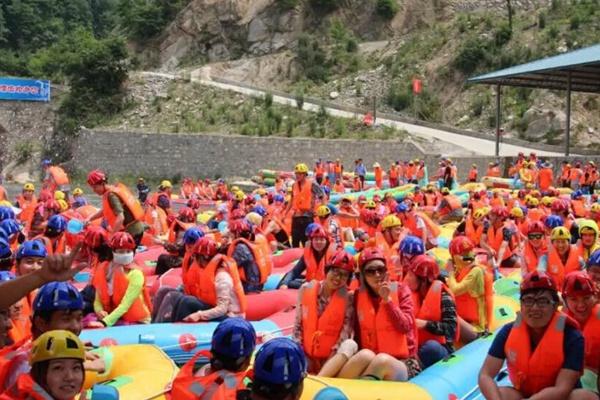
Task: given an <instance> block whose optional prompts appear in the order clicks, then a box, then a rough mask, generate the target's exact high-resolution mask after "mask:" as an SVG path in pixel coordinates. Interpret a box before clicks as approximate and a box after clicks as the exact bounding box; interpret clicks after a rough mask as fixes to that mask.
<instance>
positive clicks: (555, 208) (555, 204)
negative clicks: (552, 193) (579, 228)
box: [550, 199, 569, 213]
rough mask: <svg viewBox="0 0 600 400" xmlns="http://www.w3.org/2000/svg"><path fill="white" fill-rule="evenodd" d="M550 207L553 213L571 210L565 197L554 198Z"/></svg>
mask: <svg viewBox="0 0 600 400" xmlns="http://www.w3.org/2000/svg"><path fill="white" fill-rule="evenodd" d="M550 209H551V210H552V212H553V213H563V212H567V211H569V203H568V202H567V201H565V200H564V199H554V200H553V201H552V205H551V206H550Z"/></svg>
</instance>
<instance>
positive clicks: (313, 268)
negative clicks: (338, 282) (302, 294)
mask: <svg viewBox="0 0 600 400" xmlns="http://www.w3.org/2000/svg"><path fill="white" fill-rule="evenodd" d="M334 252H335V245H334V244H332V243H329V244H328V245H327V248H326V249H325V254H324V255H323V257H321V259H320V260H319V262H318V263H317V260H316V258H315V253H314V250H313V248H312V246H311V245H308V246H306V247H305V248H304V255H303V257H304V265H306V281H307V282H310V281H312V280H318V281H322V280H323V279H325V263H326V262H327V260H328V259H329V258H330V257H331V256H332V255H333V253H334Z"/></svg>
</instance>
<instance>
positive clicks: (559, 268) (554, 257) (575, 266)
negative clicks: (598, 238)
mask: <svg viewBox="0 0 600 400" xmlns="http://www.w3.org/2000/svg"><path fill="white" fill-rule="evenodd" d="M580 269H581V256H580V254H579V250H577V247H576V246H573V245H571V246H570V249H569V256H568V257H567V262H566V263H563V262H562V259H561V258H560V255H559V254H558V251H556V248H555V247H554V246H552V245H551V246H550V248H549V249H548V264H547V266H546V272H548V274H550V275H551V276H552V277H553V278H554V281H555V282H556V285H557V286H558V287H559V288H562V285H563V281H564V279H565V276H566V275H567V274H568V273H569V272H573V271H579V270H580Z"/></svg>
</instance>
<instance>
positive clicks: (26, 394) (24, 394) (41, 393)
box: [0, 374, 74, 400]
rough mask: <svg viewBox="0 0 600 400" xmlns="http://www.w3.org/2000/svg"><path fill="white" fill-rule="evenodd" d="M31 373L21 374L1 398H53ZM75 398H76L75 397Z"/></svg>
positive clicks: (37, 399) (1, 399) (7, 399)
mask: <svg viewBox="0 0 600 400" xmlns="http://www.w3.org/2000/svg"><path fill="white" fill-rule="evenodd" d="M52 399H53V397H52V396H50V395H49V394H48V393H47V392H46V391H45V390H44V389H43V388H42V387H41V386H40V385H38V384H37V383H36V382H35V381H34V380H33V378H32V377H31V375H30V374H21V375H19V377H18V378H17V381H16V382H15V384H14V385H12V386H11V387H10V388H8V389H7V390H6V391H5V392H4V393H2V394H1V395H0V400H52ZM73 399H74V398H73Z"/></svg>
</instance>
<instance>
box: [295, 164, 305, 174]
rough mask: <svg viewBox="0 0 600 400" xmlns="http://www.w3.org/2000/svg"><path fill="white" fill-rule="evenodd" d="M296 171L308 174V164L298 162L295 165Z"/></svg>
mask: <svg viewBox="0 0 600 400" xmlns="http://www.w3.org/2000/svg"><path fill="white" fill-rule="evenodd" d="M294 172H295V173H297V174H308V165H306V164H304V163H298V164H296V166H295V167H294Z"/></svg>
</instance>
